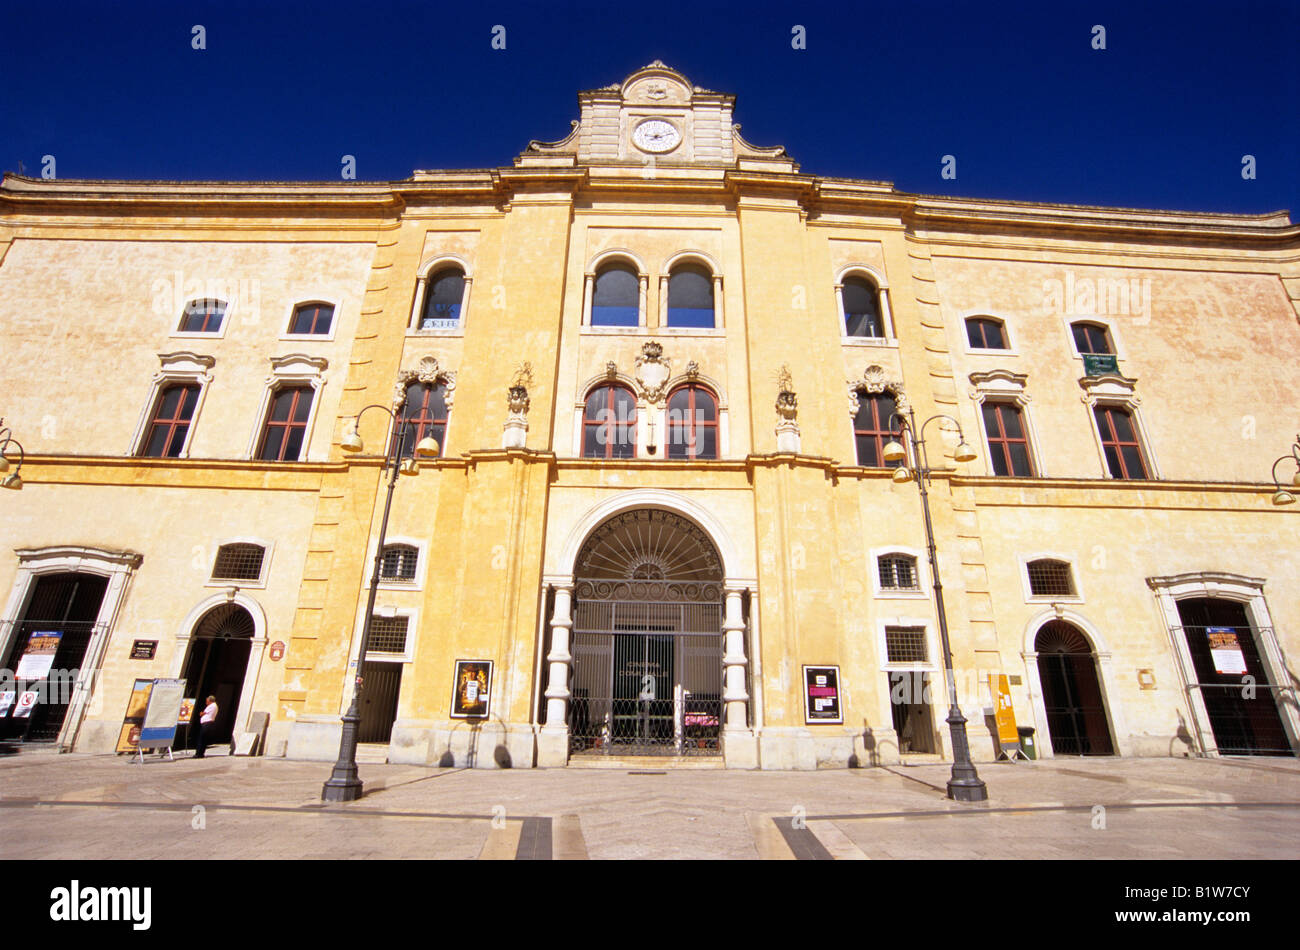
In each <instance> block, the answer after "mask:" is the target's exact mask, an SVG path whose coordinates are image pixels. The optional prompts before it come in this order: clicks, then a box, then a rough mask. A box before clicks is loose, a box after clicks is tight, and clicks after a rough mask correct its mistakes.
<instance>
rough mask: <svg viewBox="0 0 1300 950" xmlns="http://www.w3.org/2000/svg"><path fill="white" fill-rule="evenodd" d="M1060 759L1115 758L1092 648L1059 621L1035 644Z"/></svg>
mask: <svg viewBox="0 0 1300 950" xmlns="http://www.w3.org/2000/svg"><path fill="white" fill-rule="evenodd" d="M1034 652H1036V653H1037V654H1038V676H1039V680H1040V682H1041V683H1042V687H1043V706H1044V707H1045V710H1046V712H1047V731H1048V732H1049V733H1050V735H1051V739H1052V753H1053V754H1054V755H1113V754H1114V752H1115V748H1114V744H1113V743H1112V742H1111V735H1110V727H1109V725H1108V724H1107V722H1106V703H1105V700H1104V699H1103V698H1102V692H1101V683H1100V681H1099V680H1098V678H1097V658H1096V657H1095V656H1093V653H1092V645H1091V644H1090V643H1089V642H1088V638H1087V637H1085V636H1084V635H1083V632H1082V631H1081V630H1079V628H1078V627H1076V626H1074V624H1071V623H1067V622H1066V621H1064V620H1053V621H1050V622H1049V623H1046V624H1044V625H1043V627H1042V628H1041V629H1040V630H1039V631H1038V636H1037V637H1036V638H1035V639H1034Z"/></svg>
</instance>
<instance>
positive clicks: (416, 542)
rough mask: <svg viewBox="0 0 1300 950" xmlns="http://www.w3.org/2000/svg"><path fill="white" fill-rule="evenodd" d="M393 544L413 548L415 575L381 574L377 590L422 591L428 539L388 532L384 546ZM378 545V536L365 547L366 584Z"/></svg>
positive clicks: (427, 560) (427, 557)
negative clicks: (403, 577)
mask: <svg viewBox="0 0 1300 950" xmlns="http://www.w3.org/2000/svg"><path fill="white" fill-rule="evenodd" d="M450 421H451V420H450V418H449V419H448V422H450ZM393 544H406V545H410V546H411V547H413V548H415V551H416V555H415V558H416V561H415V577H414V578H413V579H412V580H411V581H393V580H387V581H386V580H384V578H383V576H382V575H381V576H380V578H379V588H378V589H379V590H392V591H422V590H424V584H425V580H426V578H427V577H428V573H429V541H428V539H427V538H415V537H411V536H409V535H401V534H389V535H388V536H387V537H385V538H384V547H388V546H389V545H393ZM378 545H379V538H378V537H376V538H374V539H373V540H372V541H371V542H370V545H369V547H367V549H366V575H365V576H366V586H367V587H369V585H370V572H371V571H372V570H374V564H375V548H376V547H377V546H378Z"/></svg>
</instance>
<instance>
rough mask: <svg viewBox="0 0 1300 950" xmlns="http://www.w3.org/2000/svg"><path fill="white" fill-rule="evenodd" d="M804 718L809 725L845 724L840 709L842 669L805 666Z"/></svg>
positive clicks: (842, 712)
mask: <svg viewBox="0 0 1300 950" xmlns="http://www.w3.org/2000/svg"><path fill="white" fill-rule="evenodd" d="M803 716H804V723H805V724H807V725H834V724H835V723H842V722H844V711H843V710H842V709H841V708H840V668H839V667H838V666H805V667H804V668H803Z"/></svg>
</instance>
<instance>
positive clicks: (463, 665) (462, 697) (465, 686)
mask: <svg viewBox="0 0 1300 950" xmlns="http://www.w3.org/2000/svg"><path fill="white" fill-rule="evenodd" d="M452 682H453V683H454V684H455V685H454V689H453V690H452V696H451V717H452V718H453V719H482V718H485V717H486V716H487V714H488V707H489V705H490V702H491V698H492V661H491V660H457V661H456V677H455V679H453V680H452Z"/></svg>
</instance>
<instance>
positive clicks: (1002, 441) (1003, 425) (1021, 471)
mask: <svg viewBox="0 0 1300 950" xmlns="http://www.w3.org/2000/svg"><path fill="white" fill-rule="evenodd" d="M982 411H983V414H984V431H985V432H986V433H987V434H988V437H989V461H991V462H992V463H993V474H995V475H1016V476H1021V477H1030V478H1032V477H1033V475H1034V465H1033V461H1032V460H1031V459H1030V456H1029V436H1028V435H1026V434H1025V423H1024V419H1023V418H1022V417H1021V415H1020V408H1019V407H1018V406H1015V405H1013V404H1012V403H1009V402H986V403H984V405H983V407H982Z"/></svg>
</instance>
